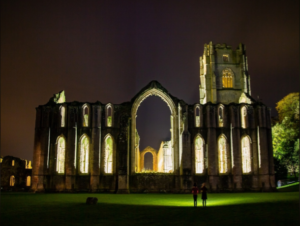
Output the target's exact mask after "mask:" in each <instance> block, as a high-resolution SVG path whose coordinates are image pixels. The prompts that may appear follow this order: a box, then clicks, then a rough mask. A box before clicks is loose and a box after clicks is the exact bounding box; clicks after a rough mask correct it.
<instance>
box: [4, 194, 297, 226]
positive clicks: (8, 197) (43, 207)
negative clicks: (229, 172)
mask: <svg viewBox="0 0 300 226" xmlns="http://www.w3.org/2000/svg"><path fill="white" fill-rule="evenodd" d="M89 196H93V197H97V198H98V204H97V205H86V204H85V200H86V198H87V197H89ZM198 204H199V205H200V204H201V199H199V200H198ZM192 205H193V201H192V196H191V195H179V194H129V195H120V194H33V193H2V194H1V206H0V211H1V212H0V214H1V215H0V217H1V218H0V223H1V225H2V226H9V225H22V226H24V225H32V226H33V225H53V226H57V225H140V226H141V225H164V226H166V225H172V226H173V225H174V226H175V225H180V226H182V225H201V226H204V225H222V226H224V225H242V226H245V225H251V226H253V225H255V226H256V225H290V226H292V225H299V192H280V193H279V192H277V193H219V194H208V201H207V207H206V208H203V207H202V206H201V207H197V208H194V207H192Z"/></svg>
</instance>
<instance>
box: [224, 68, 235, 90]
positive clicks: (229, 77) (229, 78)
mask: <svg viewBox="0 0 300 226" xmlns="http://www.w3.org/2000/svg"><path fill="white" fill-rule="evenodd" d="M222 83H223V88H232V87H233V73H232V71H231V70H230V69H229V68H228V69H224V70H223V73H222Z"/></svg>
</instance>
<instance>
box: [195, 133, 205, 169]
mask: <svg viewBox="0 0 300 226" xmlns="http://www.w3.org/2000/svg"><path fill="white" fill-rule="evenodd" d="M193 150H194V156H195V158H194V159H195V161H194V166H195V174H203V173H204V172H205V161H204V159H205V140H204V139H203V137H202V136H201V134H199V133H198V134H196V136H195V138H194V149H193Z"/></svg>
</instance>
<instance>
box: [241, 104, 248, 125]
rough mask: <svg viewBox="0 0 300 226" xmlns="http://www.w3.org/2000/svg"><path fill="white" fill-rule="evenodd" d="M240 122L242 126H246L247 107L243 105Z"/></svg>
mask: <svg viewBox="0 0 300 226" xmlns="http://www.w3.org/2000/svg"><path fill="white" fill-rule="evenodd" d="M241 124H242V128H246V127H247V108H246V107H245V106H243V107H242V108H241Z"/></svg>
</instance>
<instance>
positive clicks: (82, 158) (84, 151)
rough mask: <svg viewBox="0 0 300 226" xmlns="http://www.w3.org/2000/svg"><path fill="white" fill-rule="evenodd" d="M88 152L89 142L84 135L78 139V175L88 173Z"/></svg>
mask: <svg viewBox="0 0 300 226" xmlns="http://www.w3.org/2000/svg"><path fill="white" fill-rule="evenodd" d="M89 150H90V142H89V139H88V137H87V135H85V134H84V135H82V137H81V139H80V155H79V169H80V173H88V171H89Z"/></svg>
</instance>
